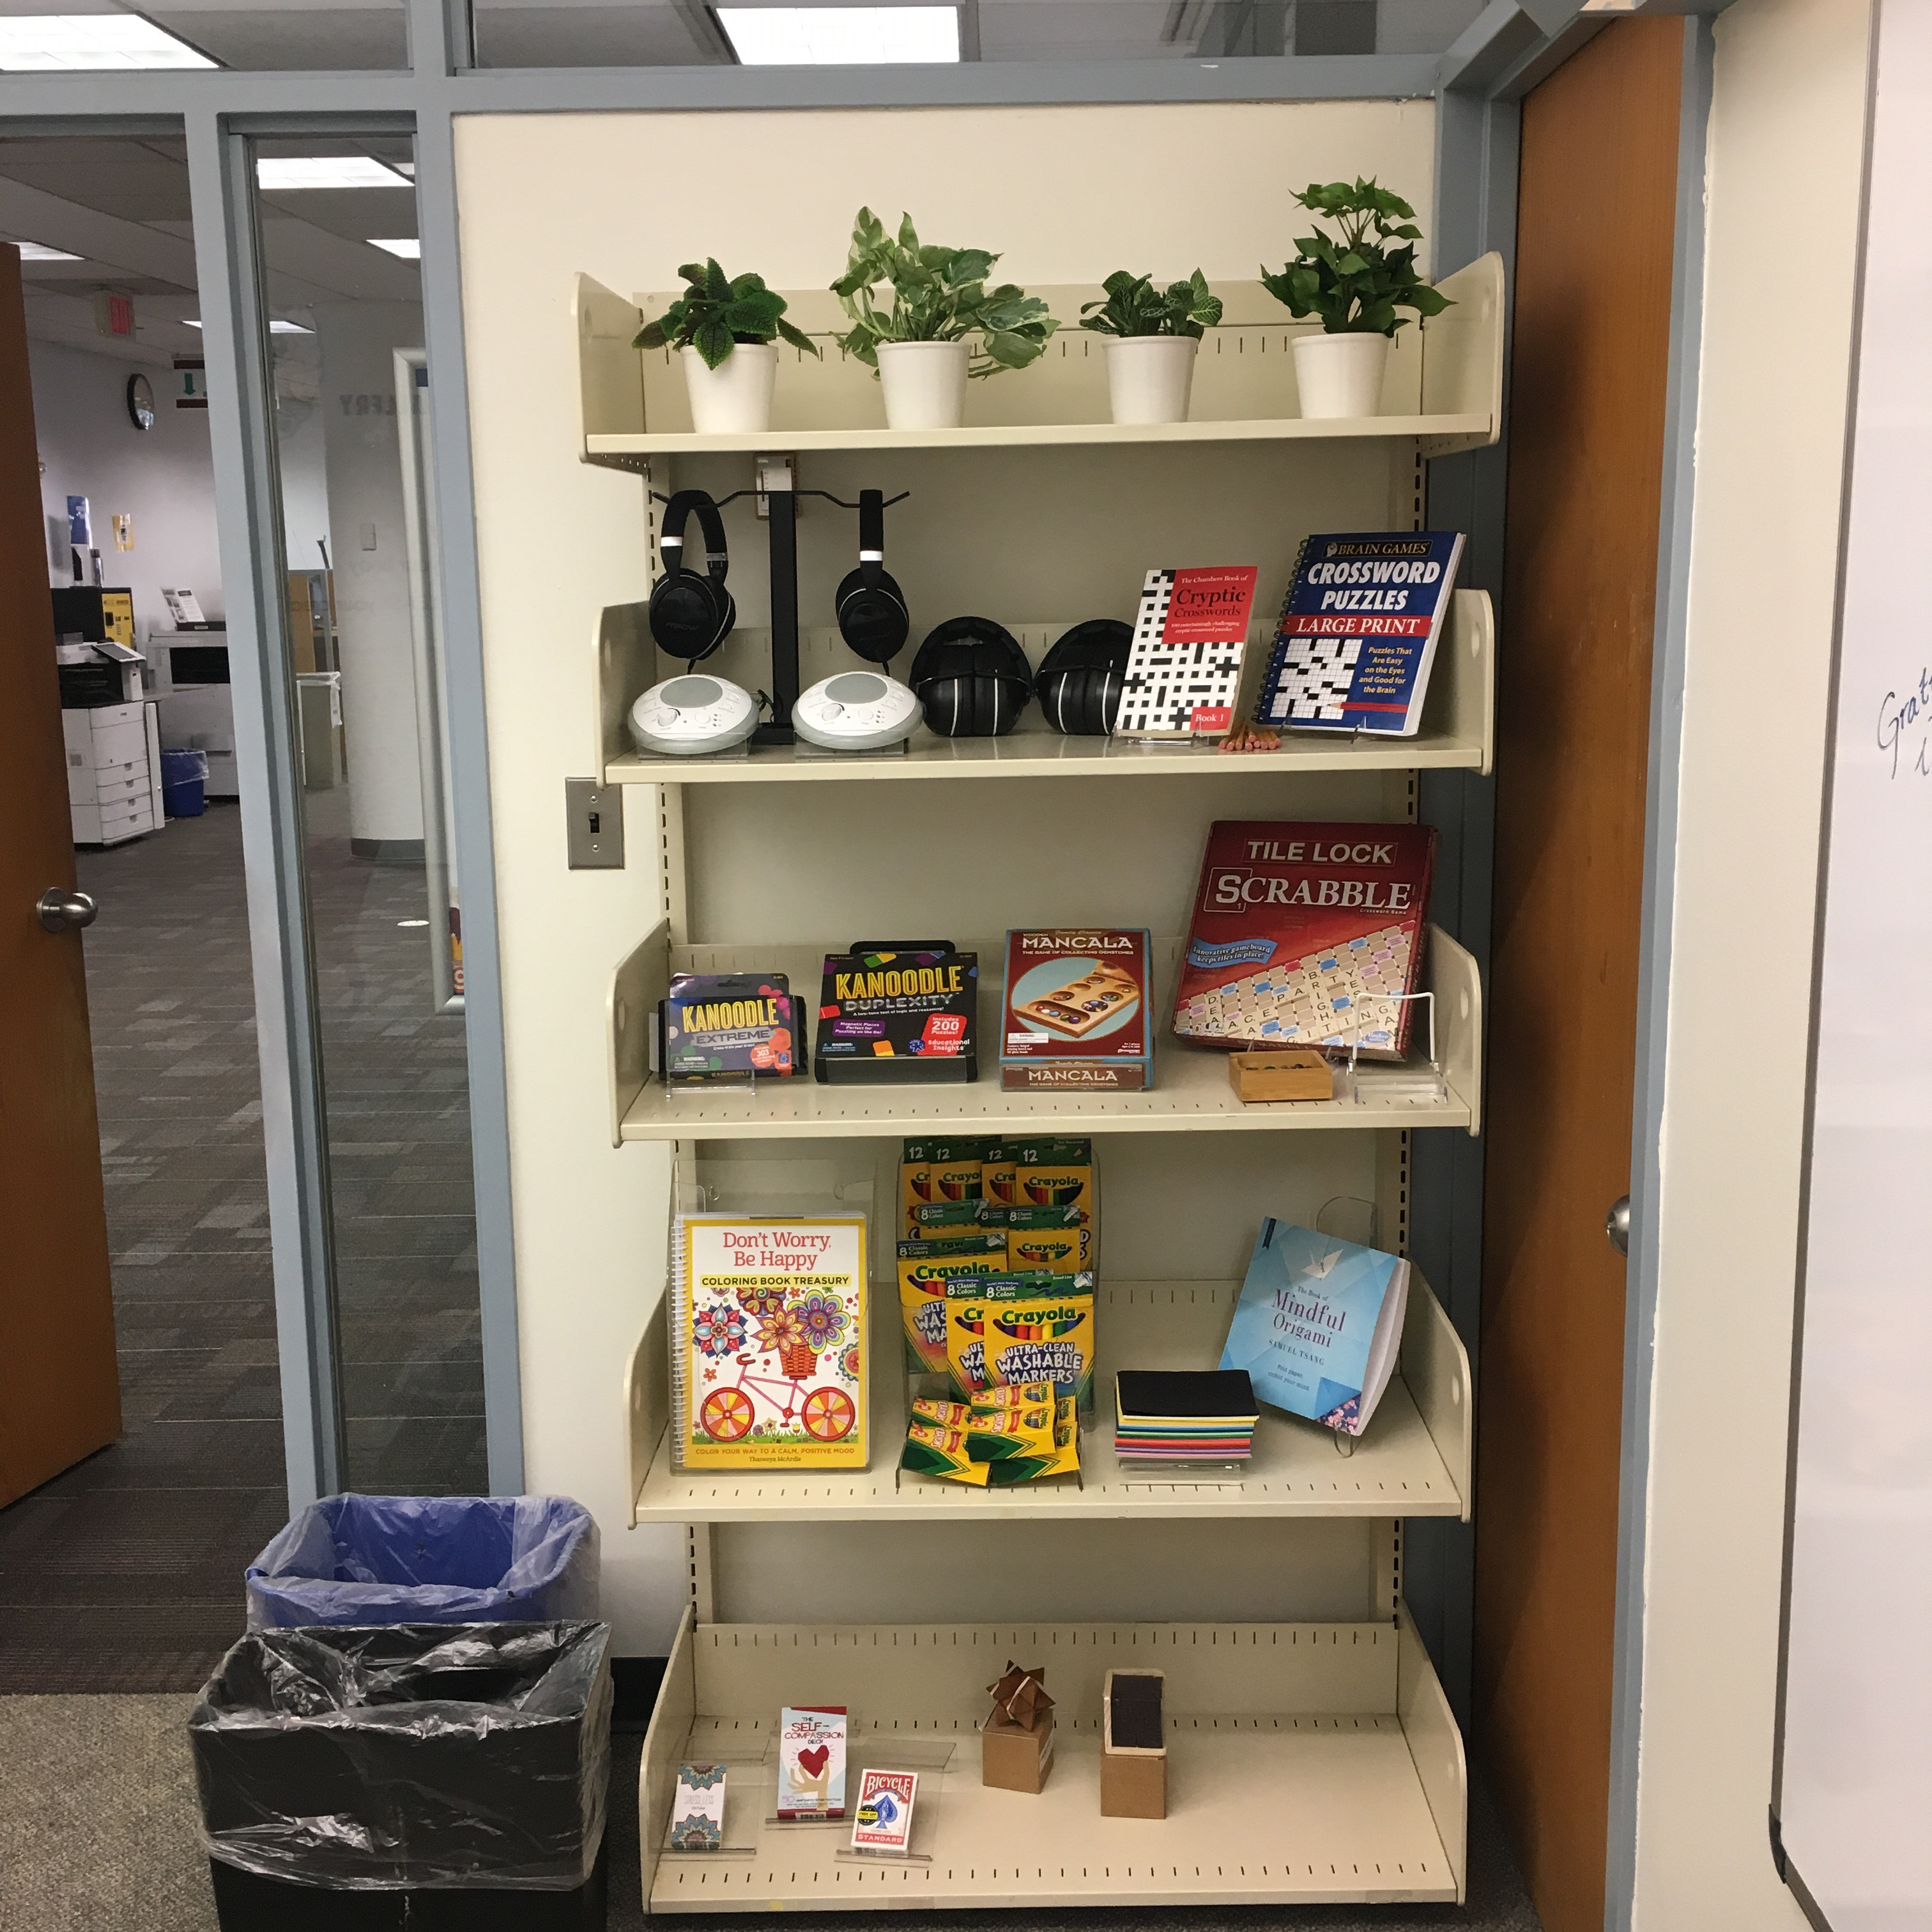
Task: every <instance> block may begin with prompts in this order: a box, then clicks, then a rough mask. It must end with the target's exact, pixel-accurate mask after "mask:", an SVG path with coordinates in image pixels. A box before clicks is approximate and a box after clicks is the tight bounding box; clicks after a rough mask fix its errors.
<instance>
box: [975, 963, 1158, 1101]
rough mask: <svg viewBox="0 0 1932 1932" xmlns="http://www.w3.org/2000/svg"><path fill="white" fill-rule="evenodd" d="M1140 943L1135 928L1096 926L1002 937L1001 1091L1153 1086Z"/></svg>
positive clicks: (1150, 1032)
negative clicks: (1004, 984) (1004, 983)
mask: <svg viewBox="0 0 1932 1932" xmlns="http://www.w3.org/2000/svg"><path fill="white" fill-rule="evenodd" d="M1000 1085H1001V1087H1003V1088H1006V1089H1007V1090H1008V1091H1026V1090H1031V1089H1034V1088H1041V1089H1049V1090H1050V1089H1052V1088H1109V1089H1111V1090H1112V1091H1115V1092H1133V1093H1138V1092H1139V1091H1141V1090H1142V1088H1147V1087H1151V1086H1152V1085H1154V1061H1153V1028H1152V1025H1151V1022H1149V1020H1148V935H1147V933H1146V932H1145V930H1140V931H1127V932H1120V931H1116V930H1115V929H1112V928H1109V927H1104V926H1068V927H1063V928H1058V929H1055V930H1053V931H1051V932H1010V933H1008V934H1007V990H1006V1001H1005V1005H1004V1010H1003V1011H1002V1013H1001V1025H1000Z"/></svg>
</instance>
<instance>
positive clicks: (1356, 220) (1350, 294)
mask: <svg viewBox="0 0 1932 1932" xmlns="http://www.w3.org/2000/svg"><path fill="white" fill-rule="evenodd" d="M1295 199H1296V201H1297V202H1299V203H1300V204H1301V206H1303V207H1304V208H1307V210H1308V211H1310V213H1311V214H1315V215H1316V216H1319V217H1320V218H1322V220H1326V221H1331V222H1333V223H1334V224H1335V226H1336V228H1337V230H1338V233H1335V234H1334V235H1328V234H1324V233H1321V232H1319V231H1318V232H1317V233H1315V234H1313V235H1303V236H1298V237H1297V238H1296V240H1295V247H1296V248H1298V249H1299V250H1300V251H1301V253H1300V254H1298V255H1297V256H1296V257H1295V260H1293V261H1292V262H1290V263H1289V264H1288V265H1287V266H1286V268H1284V269H1282V270H1281V271H1280V273H1279V274H1277V275H1270V274H1269V273H1268V271H1267V270H1266V269H1263V270H1262V287H1264V288H1265V289H1266V290H1268V293H1269V294H1270V295H1271V296H1274V298H1275V299H1276V300H1277V301H1278V302H1286V304H1287V305H1288V306H1289V309H1290V310H1291V311H1292V312H1293V313H1294V314H1296V315H1298V316H1305V315H1312V316H1314V317H1317V318H1319V320H1320V322H1321V324H1322V330H1323V332H1324V333H1325V334H1327V335H1394V333H1395V332H1396V331H1397V329H1403V328H1406V326H1408V318H1407V317H1401V316H1398V315H1397V314H1396V311H1397V309H1399V308H1407V309H1413V310H1414V311H1415V313H1416V314H1418V316H1430V315H1440V314H1442V311H1444V310H1445V308H1448V307H1449V306H1450V302H1449V298H1448V296H1444V295H1439V294H1438V293H1436V290H1433V289H1432V288H1431V287H1430V286H1429V284H1427V282H1425V281H1423V279H1422V278H1421V276H1419V275H1418V274H1417V273H1416V272H1415V243H1416V242H1418V241H1420V240H1421V238H1422V230H1421V229H1419V228H1418V227H1417V226H1416V225H1415V209H1414V208H1411V207H1410V206H1409V203H1408V202H1406V201H1404V200H1403V198H1402V197H1401V196H1400V195H1399V194H1391V193H1390V192H1389V191H1388V189H1387V188H1385V187H1377V186H1376V184H1375V182H1374V181H1363V180H1361V178H1357V180H1356V181H1355V183H1354V184H1353V185H1352V186H1351V185H1350V184H1349V183H1348V182H1347V181H1330V182H1329V183H1328V184H1327V185H1326V186H1324V185H1323V184H1322V183H1320V182H1319V181H1311V182H1310V184H1308V186H1307V187H1306V188H1305V189H1304V190H1302V192H1301V193H1300V194H1298V195H1297V196H1295ZM1391 242H1396V243H1400V244H1403V246H1400V247H1395V248H1391V246H1390V244H1391Z"/></svg>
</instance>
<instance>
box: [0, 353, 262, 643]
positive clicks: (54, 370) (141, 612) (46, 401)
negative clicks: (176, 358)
mask: <svg viewBox="0 0 1932 1932" xmlns="http://www.w3.org/2000/svg"><path fill="white" fill-rule="evenodd" d="M28 362H29V363H30V365H31V369H32V374H33V384H34V434H35V436H36V437H37V440H38V442H39V444H40V461H41V463H43V465H44V468H43V470H42V472H41V475H40V502H41V506H42V508H43V511H45V513H46V514H47V515H49V516H52V517H58V518H59V520H60V522H61V526H62V530H63V532H64V531H65V526H66V520H67V499H68V497H69V496H85V497H86V498H87V499H89V504H90V505H91V507H92V513H93V518H94V541H95V547H96V548H98V550H100V552H101V576H102V579H103V580H104V582H106V583H111V584H115V585H125V586H127V588H128V589H131V590H132V591H133V593H134V621H135V623H136V625H137V626H138V627H139V630H140V631H142V632H145V631H146V630H147V629H148V628H149V627H150V626H158V627H160V628H163V629H166V628H172V625H171V624H170V622H169V617H168V613H167V607H166V604H163V602H162V601H161V594H160V586H162V585H163V584H164V583H165V584H166V586H168V587H169V589H171V590H172V589H190V590H192V591H193V592H194V593H195V595H196V597H198V598H199V599H200V601H201V607H202V610H203V611H204V612H205V613H206V614H207V615H208V616H211V617H219V616H222V615H223V613H225V611H226V608H227V607H226V604H224V603H223V601H222V594H221V566H220V562H219V559H217V555H216V550H215V538H214V464H213V463H212V461H211V459H210V458H209V455H208V413H207V411H206V410H178V409H176V408H175V407H174V393H175V377H174V370H173V367H172V364H171V363H167V362H157V363H156V364H154V365H153V366H152V367H151V368H138V365H136V364H133V363H131V362H127V361H125V360H124V359H121V358H118V357H113V356H92V355H89V354H88V353H87V352H86V350H79V349H70V348H68V347H65V345H63V344H59V343H54V342H38V341H35V342H30V343H29V344H28ZM136 373H139V374H144V375H145V376H146V377H147V379H148V383H149V384H150V385H151V386H152V388H153V389H154V401H155V404H156V406H157V407H156V409H155V412H154V428H152V429H151V430H145V431H144V430H138V429H136V428H135V427H134V425H133V419H131V418H130V416H128V413H127V379H128V377H130V376H132V375H134V374H136ZM117 511H125V512H127V513H128V514H131V515H132V516H133V519H134V547H133V549H132V550H127V551H120V550H116V549H115V547H114V525H113V517H114V515H115V513H116V512H117ZM48 561H49V568H48V580H49V582H50V583H68V582H71V580H72V579H71V574H70V573H69V569H68V559H67V556H66V553H65V543H64V542H63V545H62V554H61V556H60V558H59V559H58V567H56V565H55V559H54V558H53V556H52V551H51V550H49V560H48Z"/></svg>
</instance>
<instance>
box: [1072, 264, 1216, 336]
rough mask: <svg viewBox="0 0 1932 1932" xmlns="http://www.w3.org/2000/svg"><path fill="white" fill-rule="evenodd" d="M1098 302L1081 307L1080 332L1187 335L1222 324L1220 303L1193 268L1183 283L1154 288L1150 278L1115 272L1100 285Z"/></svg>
mask: <svg viewBox="0 0 1932 1932" xmlns="http://www.w3.org/2000/svg"><path fill="white" fill-rule="evenodd" d="M1100 287H1102V288H1103V290H1105V291H1106V299H1105V300H1104V301H1103V302H1082V304H1081V305H1080V326H1081V327H1082V329H1093V330H1094V331H1095V332H1097V333H1098V334H1100V335H1119V336H1130V335H1191V336H1193V337H1195V338H1196V339H1197V340H1198V339H1199V337H1200V335H1201V332H1202V330H1203V329H1212V328H1213V327H1214V326H1215V324H1216V323H1218V322H1219V321H1220V320H1221V299H1220V296H1216V295H1211V294H1210V293H1208V278H1206V276H1205V275H1202V272H1201V271H1200V270H1199V269H1196V270H1195V272H1193V275H1190V277H1189V278H1188V279H1187V281H1184V282H1170V283H1169V284H1168V286H1167V287H1166V288H1164V289H1157V288H1156V287H1154V278H1153V277H1152V276H1151V275H1129V274H1128V272H1127V270H1126V269H1115V271H1114V272H1113V273H1112V275H1109V277H1108V278H1107V279H1106V281H1104V282H1103V283H1102V284H1100Z"/></svg>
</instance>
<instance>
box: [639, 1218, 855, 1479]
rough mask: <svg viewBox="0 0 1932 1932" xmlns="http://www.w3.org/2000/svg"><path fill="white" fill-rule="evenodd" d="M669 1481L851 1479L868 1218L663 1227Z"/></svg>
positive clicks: (677, 1222)
mask: <svg viewBox="0 0 1932 1932" xmlns="http://www.w3.org/2000/svg"><path fill="white" fill-rule="evenodd" d="M670 1309H671V1332H670V1385H671V1416H670V1451H671V1462H672V1465H673V1467H675V1468H676V1469H864V1468H865V1464H866V1459H867V1456H868V1442H867V1436H866V1425H865V1217H864V1216H863V1215H862V1214H851V1215H826V1216H823V1217H817V1218H813V1217H799V1218H797V1219H796V1220H793V1219H787V1218H781V1217H771V1218H769V1219H762V1220H758V1219H754V1220H739V1219H737V1218H736V1217H732V1216H730V1215H724V1214H682V1215H679V1216H676V1217H674V1218H673V1220H672V1222H671V1252H670Z"/></svg>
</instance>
